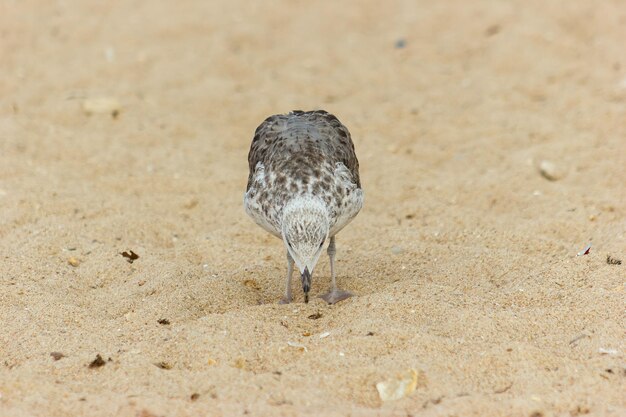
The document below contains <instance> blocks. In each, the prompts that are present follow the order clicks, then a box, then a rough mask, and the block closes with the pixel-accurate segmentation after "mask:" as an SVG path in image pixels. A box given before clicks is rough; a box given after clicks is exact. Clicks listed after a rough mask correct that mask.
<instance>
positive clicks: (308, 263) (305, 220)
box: [282, 197, 329, 302]
mask: <svg viewBox="0 0 626 417" xmlns="http://www.w3.org/2000/svg"><path fill="white" fill-rule="evenodd" d="M328 231H329V221H328V209H327V207H326V205H325V204H324V202H323V201H322V200H321V199H319V198H307V197H296V198H294V199H293V200H291V201H290V202H289V203H287V205H286V206H285V207H284V209H283V221H282V235H283V242H284V243H285V246H286V247H287V250H288V251H289V254H290V255H291V257H292V258H293V260H294V262H295V263H296V265H297V266H298V269H299V270H300V276H301V279H302V290H303V291H304V301H305V302H308V301H309V290H310V289H311V276H312V275H313V269H314V268H315V265H316V264H317V261H318V259H319V258H320V255H321V253H322V248H323V246H324V242H325V241H326V239H327V238H328Z"/></svg>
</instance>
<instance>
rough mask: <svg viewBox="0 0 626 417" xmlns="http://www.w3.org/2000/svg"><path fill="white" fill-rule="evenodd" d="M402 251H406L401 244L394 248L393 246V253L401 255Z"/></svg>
mask: <svg viewBox="0 0 626 417" xmlns="http://www.w3.org/2000/svg"><path fill="white" fill-rule="evenodd" d="M402 252H404V249H402V248H401V247H400V246H394V247H393V248H391V253H393V254H394V255H400V254H401V253H402Z"/></svg>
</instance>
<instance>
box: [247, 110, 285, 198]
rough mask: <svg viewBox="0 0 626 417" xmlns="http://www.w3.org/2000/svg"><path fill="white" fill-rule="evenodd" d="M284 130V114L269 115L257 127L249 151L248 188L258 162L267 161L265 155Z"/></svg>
mask: <svg viewBox="0 0 626 417" xmlns="http://www.w3.org/2000/svg"><path fill="white" fill-rule="evenodd" d="M284 130H285V115H282V114H276V115H274V116H270V117H268V118H267V119H265V120H264V121H263V123H261V124H260V125H259V127H257V128H256V131H255V132H254V138H253V139H252V145H250V152H249V153H248V167H249V168H250V173H249V175H248V186H247V187H246V190H249V189H250V186H251V185H252V180H253V178H254V172H255V170H256V167H257V164H258V163H259V162H264V161H265V156H266V154H267V152H268V150H269V148H270V146H271V144H272V143H274V142H275V141H276V140H277V139H278V135H279V134H280V133H281V132H283V131H284Z"/></svg>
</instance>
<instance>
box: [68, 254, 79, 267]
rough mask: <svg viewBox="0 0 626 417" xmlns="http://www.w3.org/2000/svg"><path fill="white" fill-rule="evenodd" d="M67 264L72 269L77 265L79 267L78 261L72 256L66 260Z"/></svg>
mask: <svg viewBox="0 0 626 417" xmlns="http://www.w3.org/2000/svg"><path fill="white" fill-rule="evenodd" d="M67 263H68V264H70V265H72V266H73V267H77V266H78V265H80V261H79V260H78V259H76V258H74V257H73V256H72V257H71V258H69V259H68V260H67Z"/></svg>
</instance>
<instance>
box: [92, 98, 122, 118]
mask: <svg viewBox="0 0 626 417" xmlns="http://www.w3.org/2000/svg"><path fill="white" fill-rule="evenodd" d="M121 110H122V106H121V105H120V102H119V101H118V100H117V99H116V98H113V97H95V98H88V99H86V100H85V101H83V111H84V112H85V114H87V115H91V114H107V113H108V114H110V115H111V116H112V117H117V116H118V115H119V113H120V111H121Z"/></svg>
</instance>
